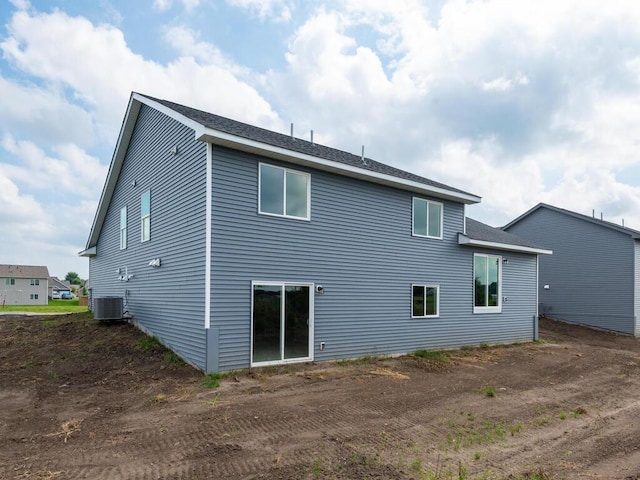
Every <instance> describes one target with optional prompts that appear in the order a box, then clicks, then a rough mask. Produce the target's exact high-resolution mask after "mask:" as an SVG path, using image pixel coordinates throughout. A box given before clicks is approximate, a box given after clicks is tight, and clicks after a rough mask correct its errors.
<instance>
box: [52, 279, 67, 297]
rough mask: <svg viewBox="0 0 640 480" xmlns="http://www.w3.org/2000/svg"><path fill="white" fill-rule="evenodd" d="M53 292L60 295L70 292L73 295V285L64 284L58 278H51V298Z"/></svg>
mask: <svg viewBox="0 0 640 480" xmlns="http://www.w3.org/2000/svg"><path fill="white" fill-rule="evenodd" d="M53 292H58V293H62V292H69V293H71V285H70V284H69V283H67V282H66V281H64V282H63V281H62V280H60V279H59V278H58V277H50V278H49V298H51V295H52V294H53Z"/></svg>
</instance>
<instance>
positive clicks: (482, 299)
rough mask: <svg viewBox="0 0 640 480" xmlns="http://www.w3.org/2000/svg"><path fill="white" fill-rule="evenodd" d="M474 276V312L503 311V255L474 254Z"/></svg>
mask: <svg viewBox="0 0 640 480" xmlns="http://www.w3.org/2000/svg"><path fill="white" fill-rule="evenodd" d="M473 278H474V288H473V313H500V312H501V311H502V257H500V256H498V255H484V254H480V253H476V254H474V256H473Z"/></svg>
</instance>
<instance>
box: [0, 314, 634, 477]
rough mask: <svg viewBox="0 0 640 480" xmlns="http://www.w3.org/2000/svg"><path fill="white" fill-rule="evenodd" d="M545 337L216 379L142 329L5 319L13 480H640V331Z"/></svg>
mask: <svg viewBox="0 0 640 480" xmlns="http://www.w3.org/2000/svg"><path fill="white" fill-rule="evenodd" d="M541 336H542V338H543V339H544V342H542V343H535V344H523V345H511V346H501V347H488V348H473V349H472V348H468V349H461V350H456V351H451V352H446V355H434V356H432V358H420V357H415V356H404V357H399V358H394V359H363V360H359V361H346V362H336V363H321V364H317V365H311V364H309V365H298V366H295V367H291V366H289V367H279V368H271V369H260V370H253V371H242V372H236V373H234V374H232V375H230V376H228V377H225V378H223V379H221V380H220V386H219V387H218V388H209V387H207V386H206V385H205V384H204V381H203V380H204V379H205V377H204V376H203V375H202V374H201V373H200V372H198V371H196V370H194V369H193V368H191V367H189V366H187V365H184V364H182V363H181V362H179V361H178V359H177V358H176V357H175V356H174V355H173V354H171V353H170V352H168V351H166V350H164V349H163V348H162V347H160V346H159V345H157V344H154V343H153V342H149V338H148V337H145V336H144V335H143V334H142V333H141V332H139V331H138V330H136V329H135V328H134V327H132V326H130V325H127V324H111V325H105V324H101V323H98V322H96V321H94V320H92V319H91V318H90V317H89V316H87V315H82V314H76V315H71V316H59V317H55V316H54V317H22V318H18V317H0V478H2V479H24V478H36V479H67V478H78V479H79V478H82V479H84V478H90V479H118V478H126V479H185V480H186V479H254V478H256V479H281V480H286V479H318V478H330V479H331V478H334V479H419V480H422V479H427V480H435V479H443V480H445V479H455V480H464V479H511V480H516V479H530V480H533V479H536V480H549V479H554V480H557V479H623V480H640V341H638V340H636V339H634V338H630V337H626V336H620V335H614V334H610V333H605V332H599V331H594V330H590V329H586V328H582V327H578V326H572V325H567V324H563V323H556V322H553V321H549V320H542V321H541Z"/></svg>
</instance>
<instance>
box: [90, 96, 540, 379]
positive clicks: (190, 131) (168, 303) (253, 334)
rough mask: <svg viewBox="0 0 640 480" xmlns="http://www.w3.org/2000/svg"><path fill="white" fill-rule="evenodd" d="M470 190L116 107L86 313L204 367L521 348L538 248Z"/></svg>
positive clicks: (138, 106)
mask: <svg viewBox="0 0 640 480" xmlns="http://www.w3.org/2000/svg"><path fill="white" fill-rule="evenodd" d="M479 201H480V198H479V197H477V196H476V195H473V194H470V193H467V192H464V191H462V190H459V189H456V188H453V187H449V186H447V185H444V184H441V183H438V182H435V181H432V180H429V179H426V178H423V177H420V176H417V175H413V174H411V173H408V172H405V171H402V170H399V169H396V168H393V167H390V166H387V165H384V164H382V163H379V162H376V161H374V160H372V159H369V158H364V157H362V156H358V155H353V154H350V153H347V152H344V151H340V150H336V149H333V148H328V147H326V146H323V145H319V144H316V143H313V142H311V141H306V140H303V139H300V138H294V137H293V136H292V135H286V134H280V133H276V132H273V131H269V130H265V129H262V128H258V127H255V126H251V125H247V124H244V123H241V122H237V121H234V120H230V119H228V118H224V117H220V116H217V115H213V114H210V113H206V112H203V111H200V110H196V109H193V108H189V107H186V106H183V105H178V104H176V103H172V102H169V101H166V100H159V99H156V98H152V97H149V96H145V95H141V94H136V93H134V94H132V96H131V99H130V102H129V105H128V109H127V112H126V115H125V118H124V122H123V125H122V129H121V132H120V136H119V138H118V143H117V145H116V149H115V153H114V156H113V159H112V162H111V166H110V169H109V172H108V177H107V180H106V183H105V186H104V189H103V192H102V196H101V199H100V203H99V206H98V210H97V213H96V216H95V220H94V223H93V227H92V229H91V233H90V235H89V239H88V243H87V246H86V249H85V250H84V251H83V252H81V254H82V255H85V256H88V257H89V258H90V280H91V285H92V292H91V293H92V301H95V300H96V299H98V298H101V297H109V296H118V297H123V298H124V308H125V310H126V311H127V312H128V313H129V314H130V315H132V316H133V320H134V322H135V323H136V324H137V325H138V326H139V327H140V328H142V329H143V330H145V331H147V332H149V333H151V334H153V335H155V336H157V337H158V338H159V339H160V340H161V341H162V342H163V343H164V344H165V345H167V346H168V347H169V348H171V349H173V350H174V351H175V352H177V353H178V354H179V355H180V356H182V357H183V358H184V359H185V360H187V361H188V362H190V363H191V364H193V365H195V366H197V367H198V368H201V369H203V370H204V371H206V372H215V371H222V370H230V369H236V368H245V367H251V366H263V365H273V364H281V363H288V362H304V361H311V360H328V359H338V358H347V357H357V356H363V355H381V354H385V355H386V354H396V353H403V352H411V351H414V350H416V349H422V348H442V347H456V346H462V345H471V344H480V343H483V342H487V343H499V342H514V341H522V340H532V339H534V338H535V336H536V328H537V323H536V322H537V304H538V301H537V287H536V286H537V277H536V274H537V264H538V254H541V253H550V251H549V250H546V249H544V248H540V247H539V246H537V245H536V244H533V243H531V242H529V241H526V240H523V239H520V238H518V237H516V236H513V235H510V234H507V233H505V232H502V231H500V230H498V229H494V228H492V227H489V226H487V225H484V224H482V223H480V222H475V221H473V220H471V219H468V220H467V219H466V218H465V207H466V206H467V205H470V204H475V203H477V202H479Z"/></svg>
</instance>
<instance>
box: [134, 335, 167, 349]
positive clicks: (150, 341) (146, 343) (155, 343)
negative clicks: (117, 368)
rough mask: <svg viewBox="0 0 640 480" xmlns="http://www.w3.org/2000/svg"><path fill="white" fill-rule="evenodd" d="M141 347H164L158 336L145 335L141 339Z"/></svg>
mask: <svg viewBox="0 0 640 480" xmlns="http://www.w3.org/2000/svg"><path fill="white" fill-rule="evenodd" d="M139 345H140V348H142V349H143V350H157V349H158V348H160V347H162V344H161V343H160V340H159V339H158V337H156V336H152V335H145V336H144V337H142V338H141V339H140V342H139Z"/></svg>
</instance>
